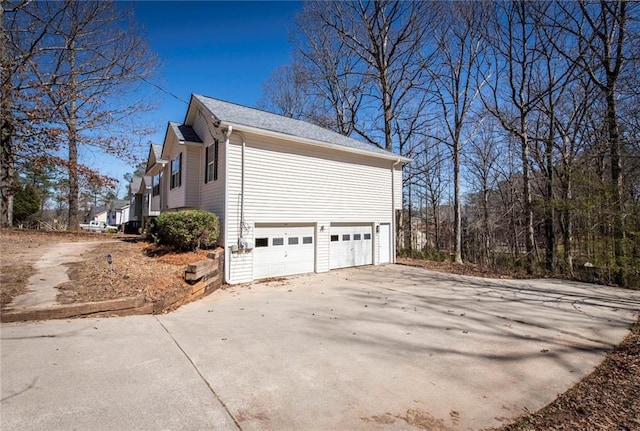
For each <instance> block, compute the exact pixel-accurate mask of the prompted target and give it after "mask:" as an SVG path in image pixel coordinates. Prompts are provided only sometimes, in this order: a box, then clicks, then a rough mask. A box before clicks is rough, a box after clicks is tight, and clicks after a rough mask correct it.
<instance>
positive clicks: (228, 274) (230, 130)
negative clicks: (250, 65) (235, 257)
mask: <svg viewBox="0 0 640 431" xmlns="http://www.w3.org/2000/svg"><path fill="white" fill-rule="evenodd" d="M233 132H234V130H233V126H232V125H229V126H228V128H227V131H226V133H225V137H226V140H225V160H227V162H226V163H225V201H226V203H225V235H224V241H225V269H226V281H227V282H229V280H230V278H231V259H230V258H231V253H230V250H231V246H230V245H229V243H228V239H229V235H228V233H229V230H228V226H229V212H228V202H229V189H228V186H229V180H228V178H229V176H228V168H229V163H228V159H229V143H230V140H231V134H232V133H233ZM235 133H236V134H237V135H238V136H240V139H241V141H242V147H241V148H242V150H241V155H240V238H239V240H241V239H242V238H244V153H245V147H246V142H245V138H244V135H243V134H242V133H240V132H238V131H236V132H235ZM238 242H240V241H238Z"/></svg>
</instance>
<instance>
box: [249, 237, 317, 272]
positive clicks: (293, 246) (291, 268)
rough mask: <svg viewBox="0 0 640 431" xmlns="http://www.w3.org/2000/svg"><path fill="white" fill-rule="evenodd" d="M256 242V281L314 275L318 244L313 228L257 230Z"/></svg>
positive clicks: (254, 251) (254, 256) (254, 252)
mask: <svg viewBox="0 0 640 431" xmlns="http://www.w3.org/2000/svg"><path fill="white" fill-rule="evenodd" d="M254 238H255V248H254V250H253V278H254V279H258V278H267V277H279V276H285V275H293V274H304V273H307V272H313V271H314V268H315V241H314V227H313V226H312V225H309V226H291V225H267V226H256V228H255V235H254Z"/></svg>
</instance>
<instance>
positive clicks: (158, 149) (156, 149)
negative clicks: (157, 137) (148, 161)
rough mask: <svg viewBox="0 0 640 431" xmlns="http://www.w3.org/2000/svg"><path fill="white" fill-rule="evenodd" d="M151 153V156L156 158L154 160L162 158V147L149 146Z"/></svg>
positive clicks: (157, 145)
mask: <svg viewBox="0 0 640 431" xmlns="http://www.w3.org/2000/svg"><path fill="white" fill-rule="evenodd" d="M151 151H153V155H154V156H155V157H156V160H159V159H161V158H162V145H159V144H151Z"/></svg>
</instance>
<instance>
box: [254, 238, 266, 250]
mask: <svg viewBox="0 0 640 431" xmlns="http://www.w3.org/2000/svg"><path fill="white" fill-rule="evenodd" d="M258 247H269V238H256V248H258Z"/></svg>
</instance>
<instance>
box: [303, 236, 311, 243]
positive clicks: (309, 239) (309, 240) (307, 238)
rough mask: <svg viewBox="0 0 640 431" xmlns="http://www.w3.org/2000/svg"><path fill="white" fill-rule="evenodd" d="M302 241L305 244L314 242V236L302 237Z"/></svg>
mask: <svg viewBox="0 0 640 431" xmlns="http://www.w3.org/2000/svg"><path fill="white" fill-rule="evenodd" d="M302 243H303V244H313V237H312V236H304V237H302Z"/></svg>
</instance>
